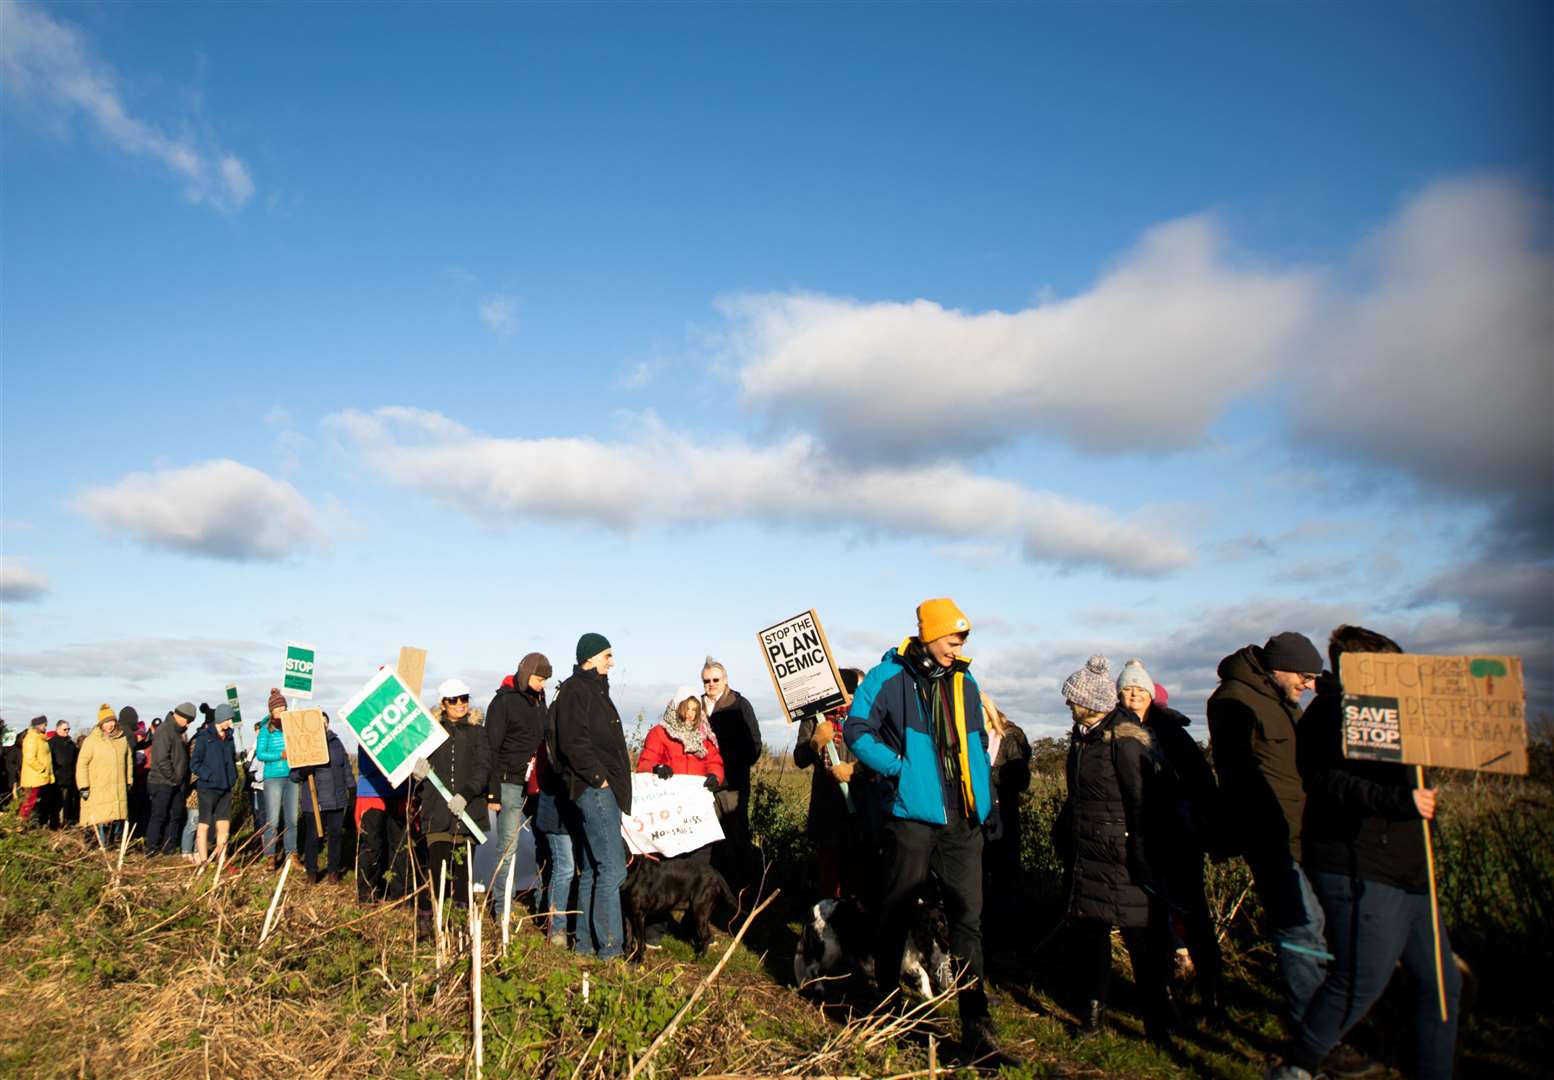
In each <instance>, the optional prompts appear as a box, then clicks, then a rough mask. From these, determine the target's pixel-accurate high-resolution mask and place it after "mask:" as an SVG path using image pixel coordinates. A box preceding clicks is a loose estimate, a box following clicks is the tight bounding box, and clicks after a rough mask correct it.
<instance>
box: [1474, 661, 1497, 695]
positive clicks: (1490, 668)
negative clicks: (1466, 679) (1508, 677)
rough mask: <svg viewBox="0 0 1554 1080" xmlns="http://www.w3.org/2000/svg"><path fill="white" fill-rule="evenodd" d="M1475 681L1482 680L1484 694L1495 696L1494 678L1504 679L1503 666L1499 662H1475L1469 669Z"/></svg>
mask: <svg viewBox="0 0 1554 1080" xmlns="http://www.w3.org/2000/svg"><path fill="white" fill-rule="evenodd" d="M1469 671H1471V672H1472V675H1473V677H1474V678H1475V679H1483V680H1484V693H1485V694H1487V695H1488V696H1490V697H1494V696H1495V676H1496V675H1499V676H1500V677H1501V678H1504V677H1505V665H1504V664H1502V663H1501V662H1500V661H1499V660H1475V661H1473V664H1472V666H1471V667H1470V668H1469Z"/></svg>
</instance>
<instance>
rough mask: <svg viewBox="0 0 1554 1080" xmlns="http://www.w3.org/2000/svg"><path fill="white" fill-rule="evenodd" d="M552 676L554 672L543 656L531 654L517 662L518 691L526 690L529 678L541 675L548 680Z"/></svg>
mask: <svg viewBox="0 0 1554 1080" xmlns="http://www.w3.org/2000/svg"><path fill="white" fill-rule="evenodd" d="M553 674H555V670H554V669H553V668H552V667H551V666H550V661H549V660H547V659H546V658H545V654H544V653H537V652H531V653H530V654H529V655H528V656H525V657H524V658H523V659H522V660H520V661H518V682H517V686H518V689H520V690H528V688H529V678H530V676H533V675H543V676H545V677H546V678H547V679H548V678H550V677H551V675H553Z"/></svg>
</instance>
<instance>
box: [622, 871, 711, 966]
mask: <svg viewBox="0 0 1554 1080" xmlns="http://www.w3.org/2000/svg"><path fill="white" fill-rule="evenodd" d="M719 901H721V902H722V903H724V904H726V905H728V907H729V908H730V910H733V911H738V909H739V904H738V902H737V901H736V900H735V899H734V894H733V892H731V891H730V890H729V887H728V883H727V882H726V881H724V880H723V875H722V874H720V873H718V872H717V871H716V870H714V869H713V868H712V867H711V866H710V865H708V864H707V863H704V862H697V861H695V860H694V859H647V858H641V857H638V858H634V859H632V860H631V865H630V866H629V867H627V869H626V884H625V885H623V886H621V916H622V919H621V921H622V922H623V923H624V924H625V927H626V955H627V956H629V957H631V958H632V959H633V960H636V959H640V957H641V954H642V950H643V948H644V947H645V945H646V942H647V938H646V933H647V925H648V923H650V922H653V921H654V920H656V919H660V918H663V917H664V916H666V915H669V914H671V913H673V912H675V911H680V910H683V911H684V912H685V922H686V925H688V926H689V927H690V930H691V936H692V944H694V945H695V946H696V951H697V952H698V953H704V952H706V951H707V946H708V945H710V944H711V943H712V913H713V911H714V909H715V908H716V907H717V905H718V903H719Z"/></svg>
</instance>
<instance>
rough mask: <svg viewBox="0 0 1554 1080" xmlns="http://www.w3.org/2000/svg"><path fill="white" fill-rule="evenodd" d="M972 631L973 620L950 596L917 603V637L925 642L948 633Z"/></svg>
mask: <svg viewBox="0 0 1554 1080" xmlns="http://www.w3.org/2000/svg"><path fill="white" fill-rule="evenodd" d="M969 633H971V620H970V619H968V618H966V614H965V612H963V611H961V609H960V608H958V607H956V606H955V601H954V600H951V599H950V598H949V597H948V596H941V597H939V598H938V599H936V600H924V601H923V602H922V603H921V604H918V605H917V637H918V640H920V641H922V642H924V643H925V644H926V643H927V642H930V641H937V640H939V639H940V638H942V637H944V636H946V635H948V634H969Z"/></svg>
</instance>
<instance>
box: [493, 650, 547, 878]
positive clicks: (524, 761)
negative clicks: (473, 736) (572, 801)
mask: <svg viewBox="0 0 1554 1080" xmlns="http://www.w3.org/2000/svg"><path fill="white" fill-rule="evenodd" d="M550 672H551V669H550V661H549V660H547V659H546V658H545V656H544V655H543V654H542V653H537V652H535V653H530V654H529V655H528V656H525V657H524V658H523V659H522V660H520V661H519V662H518V671H517V672H516V673H515V674H514V675H513V677H512V679H511V680H508V679H503V680H502V685H501V686H499V687H497V691H496V696H495V697H493V698H492V699H491V704H490V706H489V707H488V708H487V709H486V735H487V736H488V737H489V738H490V740H491V759H492V762H493V767H492V769H491V782H492V785H493V786H494V788H495V790H493V791H491V792H490V796H491V801H492V802H494V803H496V804H497V805H499V806H500V807H501V808H502V809H501V811H500V813H499V814H498V815H497V825H496V837H497V850H498V851H499V852H500V854H499V855H498V856H497V864H496V877H495V879H494V880H495V882H496V887H497V889H498V890H501V889H505V888H507V873H508V863H509V860H514V859H517V857H518V829H519V827H520V826H521V825H522V823H523V798H524V784H525V782H526V781H527V780H528V778H529V772H530V770H531V769H532V768H533V767H534V754H535V751H537V750H539V748H540V743H541V742H542V741H543V740H544V738H545V680H546V679H548V678H550ZM497 895H498V896H500V895H501V893H500V892H498V893H497Z"/></svg>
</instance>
